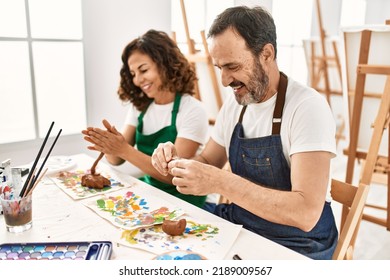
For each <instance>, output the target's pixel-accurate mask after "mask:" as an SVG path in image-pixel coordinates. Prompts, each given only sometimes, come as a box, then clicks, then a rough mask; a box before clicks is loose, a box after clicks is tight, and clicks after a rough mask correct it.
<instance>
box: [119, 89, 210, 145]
mask: <svg viewBox="0 0 390 280" xmlns="http://www.w3.org/2000/svg"><path fill="white" fill-rule="evenodd" d="M173 103H174V102H171V103H168V104H163V105H161V104H156V103H155V102H152V103H151V104H150V105H149V107H148V109H147V111H146V113H145V115H144V118H143V121H144V126H143V134H145V135H149V134H153V133H155V132H157V131H159V130H160V129H162V128H164V127H166V126H169V125H171V119H172V118H171V117H172V109H173ZM140 114H141V112H140V111H138V110H137V109H136V108H135V107H134V105H130V108H129V110H128V112H127V116H126V119H125V125H131V126H135V127H137V125H138V116H139V115H140ZM176 129H177V138H185V139H189V140H192V141H195V142H197V143H200V144H202V145H203V144H205V143H206V140H207V138H208V129H209V126H208V117H207V113H206V110H205V108H204V106H203V104H202V102H200V101H199V100H198V99H196V98H194V97H192V96H191V95H189V94H184V95H183V96H182V97H181V100H180V106H179V111H178V113H177V117H176Z"/></svg>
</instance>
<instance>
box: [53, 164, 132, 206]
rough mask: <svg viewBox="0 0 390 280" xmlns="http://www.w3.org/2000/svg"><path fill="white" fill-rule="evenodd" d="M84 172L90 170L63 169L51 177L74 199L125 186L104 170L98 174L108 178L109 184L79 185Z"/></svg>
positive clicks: (88, 172) (87, 172)
mask: <svg viewBox="0 0 390 280" xmlns="http://www.w3.org/2000/svg"><path fill="white" fill-rule="evenodd" d="M85 174H90V170H81V169H76V170H72V171H63V172H59V173H57V174H55V175H54V176H53V177H51V179H52V180H53V181H54V183H55V184H56V185H57V186H58V187H59V188H60V189H61V190H63V191H64V192H65V193H66V194H68V195H69V196H70V197H72V198H73V199H75V200H78V199H83V198H88V197H92V196H96V195H99V194H102V193H106V192H112V191H116V190H119V189H122V188H124V187H126V186H125V185H124V184H123V183H121V182H119V181H118V180H116V179H114V178H113V177H112V176H111V175H110V174H108V173H107V172H106V171H99V174H101V175H102V176H104V177H106V178H107V179H108V180H110V182H111V186H104V187H103V189H97V188H89V187H84V186H82V185H81V177H83V176H84V175H85Z"/></svg>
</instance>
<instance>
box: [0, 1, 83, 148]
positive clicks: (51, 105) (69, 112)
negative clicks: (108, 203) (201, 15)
mask: <svg viewBox="0 0 390 280" xmlns="http://www.w3.org/2000/svg"><path fill="white" fill-rule="evenodd" d="M84 83H85V82H84V56H83V42H82V21H81V0H0V106H1V107H0V120H1V132H0V144H5V143H13V142H20V141H29V140H35V139H37V138H43V137H44V136H45V134H46V132H47V129H48V127H49V126H50V124H51V122H52V121H55V123H56V125H55V126H56V127H57V126H58V127H59V128H62V130H63V131H62V134H63V135H70V134H75V133H79V132H80V131H81V129H83V128H84V127H85V126H86V106H85V99H86V98H85V85H84Z"/></svg>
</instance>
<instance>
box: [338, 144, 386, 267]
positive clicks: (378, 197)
mask: <svg viewBox="0 0 390 280" xmlns="http://www.w3.org/2000/svg"><path fill="white" fill-rule="evenodd" d="M344 148H345V143H343V142H340V143H339V145H338V151H339V152H338V156H337V157H336V158H335V159H333V162H332V172H333V173H332V177H333V178H335V179H339V180H345V170H346V164H347V158H346V156H344V155H343V154H342V150H343V149H344ZM355 169H356V170H355V171H356V175H355V176H354V178H358V173H359V168H355ZM386 197H387V190H386V187H385V186H383V185H379V184H375V183H373V184H372V185H371V189H370V193H369V196H368V201H370V202H375V203H379V204H381V205H383V206H385V205H386ZM333 210H334V213H335V216H336V221H337V223H340V213H341V209H339V208H338V207H335V206H334V205H333ZM378 214H379V215H381V214H382V213H378ZM354 259H357V260H390V231H387V230H386V229H385V228H384V227H383V226H379V225H376V224H374V223H371V222H367V221H362V223H361V225H360V230H359V234H358V238H357V240H356V247H355V252H354Z"/></svg>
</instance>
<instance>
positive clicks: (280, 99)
mask: <svg viewBox="0 0 390 280" xmlns="http://www.w3.org/2000/svg"><path fill="white" fill-rule="evenodd" d="M286 90H287V76H286V74H284V73H283V72H280V78H279V85H278V92H277V94H276V104H275V109H274V115H273V118H272V135H275V134H280V126H281V124H282V115H283V108H284V102H285V100H286ZM246 107H247V106H244V107H243V108H242V110H241V114H240V118H239V120H238V122H239V123H242V119H243V117H244V113H245V110H246Z"/></svg>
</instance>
